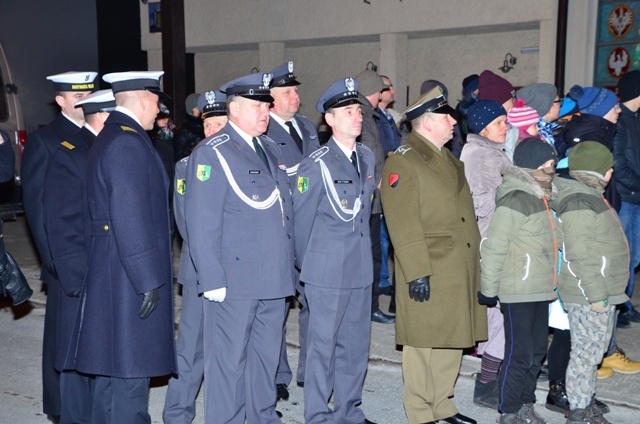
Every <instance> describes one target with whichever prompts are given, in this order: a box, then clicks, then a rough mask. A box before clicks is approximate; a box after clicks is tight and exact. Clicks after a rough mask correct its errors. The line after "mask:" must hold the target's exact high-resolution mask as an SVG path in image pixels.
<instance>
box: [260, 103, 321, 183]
mask: <svg viewBox="0 0 640 424" xmlns="http://www.w3.org/2000/svg"><path fill="white" fill-rule="evenodd" d="M294 119H295V120H296V122H297V124H298V127H299V128H300V132H301V134H300V138H302V153H301V152H300V149H298V145H297V144H296V142H295V140H294V139H293V137H291V135H290V134H289V132H288V131H287V129H285V128H283V127H282V125H280V124H279V123H278V122H277V121H276V120H275V119H273V118H272V119H270V120H269V127H268V128H267V132H266V133H265V135H267V136H268V137H269V138H270V139H272V140H273V141H274V142H275V143H276V144H277V145H278V146H280V150H281V151H282V160H283V163H284V164H285V165H286V166H287V174H288V175H289V180H290V181H291V184H292V185H293V184H295V181H296V172H297V170H298V164H299V163H300V161H301V160H302V158H303V157H306V156H309V155H310V154H311V153H312V152H314V151H316V150H317V149H319V148H320V142H319V141H318V133H317V132H316V129H315V127H314V126H313V124H312V123H311V121H309V119H308V118H307V117H306V116H304V115H300V114H296V115H295V116H294Z"/></svg>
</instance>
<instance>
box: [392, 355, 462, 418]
mask: <svg viewBox="0 0 640 424" xmlns="http://www.w3.org/2000/svg"><path fill="white" fill-rule="evenodd" d="M461 362H462V349H434V348H421V347H413V346H403V348H402V375H403V378H404V410H405V412H406V414H407V419H408V420H409V424H420V423H426V422H432V421H434V422H436V421H438V420H440V419H444V418H449V417H452V416H454V415H456V414H457V413H458V409H457V408H456V406H455V405H454V404H453V400H452V399H451V398H452V397H453V391H454V387H455V384H456V379H457V378H458V373H459V372H460V364H461Z"/></svg>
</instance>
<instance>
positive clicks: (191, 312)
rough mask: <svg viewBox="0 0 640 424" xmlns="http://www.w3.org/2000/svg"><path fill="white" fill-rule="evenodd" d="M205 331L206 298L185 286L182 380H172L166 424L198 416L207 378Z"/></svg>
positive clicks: (180, 360)
mask: <svg viewBox="0 0 640 424" xmlns="http://www.w3.org/2000/svg"><path fill="white" fill-rule="evenodd" d="M202 330H203V312H202V297H200V296H198V288H197V286H196V285H195V284H184V285H183V286H182V311H181V312H180V325H179V327H178V339H177V340H176V354H177V364H178V376H177V377H172V378H171V379H170V380H169V387H168V388H167V395H166V397H165V400H164V410H163V411H162V419H163V420H164V423H165V424H188V423H191V422H192V421H193V419H194V418H195V416H196V397H197V396H198V391H199V390H200V386H201V384H202V378H203V376H204V349H203V341H202V337H203V336H202Z"/></svg>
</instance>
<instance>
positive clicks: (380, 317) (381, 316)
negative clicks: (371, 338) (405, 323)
mask: <svg viewBox="0 0 640 424" xmlns="http://www.w3.org/2000/svg"><path fill="white" fill-rule="evenodd" d="M371 321H373V322H379V323H380V324H391V323H393V322H396V317H394V316H393V315H387V314H385V313H384V312H382V311H381V310H380V309H378V310H377V311H375V312H374V313H372V314H371Z"/></svg>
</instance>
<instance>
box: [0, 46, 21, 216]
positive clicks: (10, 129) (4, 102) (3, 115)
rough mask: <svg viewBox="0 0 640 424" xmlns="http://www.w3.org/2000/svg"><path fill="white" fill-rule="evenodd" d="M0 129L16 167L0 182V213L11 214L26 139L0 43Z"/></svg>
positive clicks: (17, 206) (17, 207) (16, 209)
mask: <svg viewBox="0 0 640 424" xmlns="http://www.w3.org/2000/svg"><path fill="white" fill-rule="evenodd" d="M0 130H2V131H3V132H4V133H5V134H7V135H8V136H9V139H10V140H11V144H12V145H13V151H14V154H15V155H16V169H15V172H14V176H15V177H14V179H13V181H9V182H7V183H3V184H0V217H2V218H4V219H7V218H9V219H10V218H14V217H15V214H16V213H21V212H22V190H21V187H20V158H21V156H22V148H23V146H24V143H25V142H26V141H27V130H26V125H25V122H24V115H23V114H22V106H21V105H20V98H19V97H18V87H17V86H16V85H15V84H14V82H13V78H12V76H11V71H10V70H9V65H8V63H7V57H6V56H5V55H4V50H3V49H2V43H0Z"/></svg>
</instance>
